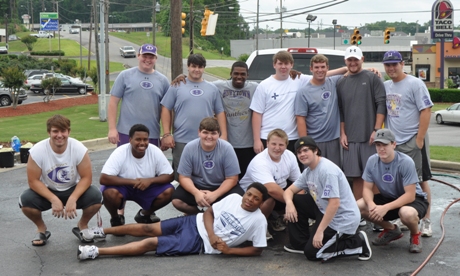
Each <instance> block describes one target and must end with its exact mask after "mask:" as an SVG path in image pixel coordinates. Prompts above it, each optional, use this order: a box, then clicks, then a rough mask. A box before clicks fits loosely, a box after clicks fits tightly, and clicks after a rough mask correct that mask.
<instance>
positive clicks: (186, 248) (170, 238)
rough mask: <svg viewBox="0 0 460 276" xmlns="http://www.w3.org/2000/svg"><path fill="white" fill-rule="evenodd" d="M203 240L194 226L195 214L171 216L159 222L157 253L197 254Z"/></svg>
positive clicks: (171, 254)
mask: <svg viewBox="0 0 460 276" xmlns="http://www.w3.org/2000/svg"><path fill="white" fill-rule="evenodd" d="M202 251H203V240H202V239H201V236H200V234H199V233H198V228H197V227H196V216H184V217H178V218H172V219H168V220H165V221H162V222H161V236H159V237H158V246H157V252H156V254H157V255H160V256H180V255H190V254H199V253H200V252H202Z"/></svg>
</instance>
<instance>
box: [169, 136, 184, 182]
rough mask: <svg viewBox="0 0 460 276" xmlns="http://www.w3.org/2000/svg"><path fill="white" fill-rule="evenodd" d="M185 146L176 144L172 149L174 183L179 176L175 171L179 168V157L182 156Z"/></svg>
mask: <svg viewBox="0 0 460 276" xmlns="http://www.w3.org/2000/svg"><path fill="white" fill-rule="evenodd" d="M185 145H187V144H186V143H178V142H176V143H175V146H174V148H173V149H172V157H173V170H174V180H176V181H179V174H178V173H177V169H178V168H179V161H180V157H181V156H182V152H183V151H184V148H185Z"/></svg>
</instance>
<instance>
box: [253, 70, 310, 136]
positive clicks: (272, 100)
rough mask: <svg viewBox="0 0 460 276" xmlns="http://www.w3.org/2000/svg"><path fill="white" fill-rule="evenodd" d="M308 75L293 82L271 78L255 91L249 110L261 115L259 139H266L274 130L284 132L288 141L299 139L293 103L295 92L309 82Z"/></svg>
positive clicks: (291, 80) (289, 79)
mask: <svg viewBox="0 0 460 276" xmlns="http://www.w3.org/2000/svg"><path fill="white" fill-rule="evenodd" d="M311 78H312V77H311V76H309V75H301V76H300V78H297V79H295V80H293V79H291V78H290V77H289V78H288V79H286V80H282V81H281V80H277V79H275V78H274V77H273V75H272V76H270V77H269V78H267V79H265V80H263V81H262V82H261V83H260V84H259V85H258V86H257V89H256V92H255V93H254V97H253V98H252V102H251V105H250V108H251V109H252V110H253V111H255V112H257V113H260V114H262V126H261V129H260V138H262V139H267V136H268V133H269V132H270V131H272V130H274V129H275V128H280V129H282V130H284V131H285V132H286V134H287V135H288V137H289V140H296V139H298V138H299V134H298V133H297V124H296V117H295V113H294V101H295V97H296V94H297V91H298V90H299V89H300V88H301V87H304V86H306V85H307V84H308V82H309V81H310V80H311Z"/></svg>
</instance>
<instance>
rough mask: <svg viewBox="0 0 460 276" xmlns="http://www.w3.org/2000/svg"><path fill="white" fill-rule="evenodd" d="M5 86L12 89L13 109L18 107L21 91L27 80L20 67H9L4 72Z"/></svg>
mask: <svg viewBox="0 0 460 276" xmlns="http://www.w3.org/2000/svg"><path fill="white" fill-rule="evenodd" d="M2 77H3V85H4V86H5V87H6V88H8V89H10V92H11V93H10V94H11V97H12V98H13V109H16V106H17V105H18V98H19V90H21V87H22V85H23V84H24V81H25V79H26V76H25V75H24V74H23V73H22V71H21V70H20V69H19V68H18V67H9V68H8V67H7V68H4V69H3V70H2Z"/></svg>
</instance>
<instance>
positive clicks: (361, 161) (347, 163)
mask: <svg viewBox="0 0 460 276" xmlns="http://www.w3.org/2000/svg"><path fill="white" fill-rule="evenodd" d="M376 152H377V151H376V150H375V145H369V143H368V142H363V143H348V150H345V149H344V150H343V172H344V173H345V175H346V176H347V177H361V176H362V175H363V171H364V168H365V167H366V163H367V159H369V157H370V156H371V155H373V154H375V153H376Z"/></svg>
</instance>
